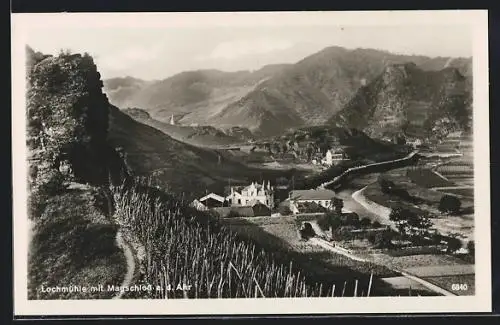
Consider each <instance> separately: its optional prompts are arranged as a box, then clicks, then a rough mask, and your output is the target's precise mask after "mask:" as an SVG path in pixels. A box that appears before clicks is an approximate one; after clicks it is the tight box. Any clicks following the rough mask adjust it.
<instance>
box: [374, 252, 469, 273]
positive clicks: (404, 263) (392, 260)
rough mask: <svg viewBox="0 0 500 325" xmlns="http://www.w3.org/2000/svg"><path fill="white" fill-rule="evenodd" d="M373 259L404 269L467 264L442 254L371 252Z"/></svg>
mask: <svg viewBox="0 0 500 325" xmlns="http://www.w3.org/2000/svg"><path fill="white" fill-rule="evenodd" d="M372 256H373V258H374V261H376V262H377V263H381V264H384V265H387V266H389V267H393V268H395V269H399V270H404V269H408V268H415V267H427V266H432V265H439V266H451V267H453V266H457V265H458V266H461V265H465V264H467V263H466V262H465V261H463V260H461V259H459V258H456V257H453V256H449V255H444V254H421V255H409V256H399V257H392V256H389V255H387V254H373V255H372Z"/></svg>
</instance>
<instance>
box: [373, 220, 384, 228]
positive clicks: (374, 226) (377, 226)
mask: <svg viewBox="0 0 500 325" xmlns="http://www.w3.org/2000/svg"><path fill="white" fill-rule="evenodd" d="M372 226H373V228H380V227H382V224H381V223H380V222H378V221H377V220H375V221H374V222H373V223H372Z"/></svg>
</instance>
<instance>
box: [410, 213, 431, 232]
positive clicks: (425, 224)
mask: <svg viewBox="0 0 500 325" xmlns="http://www.w3.org/2000/svg"><path fill="white" fill-rule="evenodd" d="M407 225H408V228H407V229H408V231H409V232H410V234H411V235H413V236H415V235H423V234H424V233H425V232H426V231H427V230H428V229H429V228H430V227H431V225H432V223H431V222H430V220H429V219H428V218H427V217H424V216H419V215H417V214H416V213H410V214H408V219H407Z"/></svg>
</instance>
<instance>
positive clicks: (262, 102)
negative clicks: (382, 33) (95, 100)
mask: <svg viewBox="0 0 500 325" xmlns="http://www.w3.org/2000/svg"><path fill="white" fill-rule="evenodd" d="M408 62H412V63H415V65H416V66H417V67H419V68H420V69H422V70H424V71H439V70H442V69H444V68H456V69H458V71H460V73H461V74H463V75H464V76H465V77H466V78H467V83H468V84H470V85H471V74H472V61H471V59H470V58H449V57H437V58H430V57H425V56H410V55H397V54H392V53H389V52H386V51H379V50H372V49H355V50H348V49H345V48H342V47H336V46H334V47H328V48H325V49H324V50H322V51H320V52H318V53H315V54H313V55H310V56H308V57H306V58H304V59H303V60H301V61H299V62H297V63H295V64H288V65H272V66H266V67H264V68H262V69H260V70H257V71H254V72H250V71H240V72H222V71H217V70H199V71H187V72H183V73H180V74H178V75H175V76H172V77H170V78H167V79H164V80H161V81H156V82H151V83H145V82H140V81H139V82H137V81H136V80H134V81H133V82H130V84H132V85H131V86H129V87H128V88H122V89H127V92H128V93H127V95H126V96H125V95H124V94H119V93H118V92H116V91H115V92H114V91H113V90H112V89H111V88H110V90H109V91H108V87H107V86H106V84H107V83H106V82H105V91H106V93H107V94H108V97H109V99H110V102H111V103H114V104H115V105H117V106H119V107H121V108H127V107H139V108H142V109H145V110H146V111H147V112H148V113H150V115H151V117H152V118H153V119H156V120H159V121H162V122H168V120H169V119H170V117H171V114H174V116H175V118H176V119H177V120H178V121H179V123H180V124H184V125H190V124H193V123H195V124H199V125H211V126H214V127H218V128H229V127H234V126H238V127H243V128H248V129H249V130H251V131H252V132H254V133H255V134H256V135H264V136H267V135H275V134H279V133H281V132H283V131H284V130H286V129H289V128H295V127H299V126H307V125H320V124H324V123H325V122H326V121H328V119H330V118H331V117H332V116H334V115H335V114H336V113H338V112H339V111H340V110H342V109H343V108H344V106H346V105H347V104H348V103H349V102H350V101H351V100H352V98H353V96H354V95H355V94H356V93H357V91H358V90H359V89H360V88H361V87H363V86H365V85H367V84H370V83H371V82H372V81H373V80H374V79H375V78H377V77H378V76H379V75H380V74H381V73H382V72H383V71H384V69H385V68H386V67H387V66H389V65H391V64H403V63H408ZM112 85H113V82H111V86H112ZM111 86H109V87H111ZM124 92H125V91H124ZM118 95H120V96H118Z"/></svg>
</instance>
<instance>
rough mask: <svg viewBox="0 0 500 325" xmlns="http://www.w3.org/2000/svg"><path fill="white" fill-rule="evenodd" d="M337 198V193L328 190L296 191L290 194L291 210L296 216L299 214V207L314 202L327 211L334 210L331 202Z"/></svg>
mask: <svg viewBox="0 0 500 325" xmlns="http://www.w3.org/2000/svg"><path fill="white" fill-rule="evenodd" d="M334 197H335V192H334V191H331V190H326V189H314V190H294V191H291V192H290V195H289V198H288V199H289V201H290V210H292V212H293V213H294V214H297V213H299V212H300V211H299V209H298V205H300V204H303V203H310V202H314V203H316V204H318V205H320V206H322V207H324V208H325V209H328V210H330V209H332V205H331V204H332V203H331V201H332V200H333V198H334Z"/></svg>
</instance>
